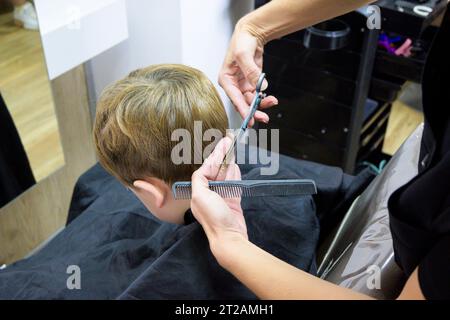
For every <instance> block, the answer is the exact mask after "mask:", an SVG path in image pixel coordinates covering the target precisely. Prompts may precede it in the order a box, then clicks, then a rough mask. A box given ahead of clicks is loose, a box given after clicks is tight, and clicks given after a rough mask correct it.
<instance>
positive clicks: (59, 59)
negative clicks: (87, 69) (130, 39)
mask: <svg viewBox="0 0 450 320" xmlns="http://www.w3.org/2000/svg"><path fill="white" fill-rule="evenodd" d="M34 3H35V6H36V12H37V15H38V20H39V25H40V26H39V27H40V28H39V31H40V34H41V38H42V45H43V48H44V53H45V60H46V63H47V70H48V73H49V78H50V79H54V78H56V77H58V76H59V75H61V74H63V73H65V72H67V71H69V70H70V69H72V68H74V67H76V66H78V65H80V64H82V63H84V62H86V61H88V60H89V59H91V58H92V57H94V56H96V55H97V54H99V53H101V52H104V51H105V50H107V49H109V48H111V47H113V46H115V45H116V44H118V43H120V42H121V41H123V40H125V39H126V38H127V36H128V30H127V16H126V14H125V0H96V1H91V0H58V1H54V0H35V2H34Z"/></svg>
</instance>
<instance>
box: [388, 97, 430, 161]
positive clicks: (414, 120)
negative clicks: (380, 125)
mask: <svg viewBox="0 0 450 320" xmlns="http://www.w3.org/2000/svg"><path fill="white" fill-rule="evenodd" d="M422 122H423V113H422V112H420V111H418V110H416V109H414V108H412V107H410V106H408V105H406V104H405V103H403V102H401V101H400V100H396V101H395V102H394V103H393V105H392V110H391V114H390V116H389V122H388V127H387V130H386V136H385V140H384V145H383V152H384V153H386V154H389V155H393V154H394V153H395V152H396V151H397V150H398V148H400V146H401V145H402V143H403V142H404V141H405V140H406V139H407V138H408V137H409V135H410V134H411V133H412V132H413V131H414V130H415V129H416V128H417V127H418V126H419V124H421V123H422Z"/></svg>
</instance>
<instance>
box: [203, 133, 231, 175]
mask: <svg viewBox="0 0 450 320" xmlns="http://www.w3.org/2000/svg"><path fill="white" fill-rule="evenodd" d="M232 142H233V141H232V139H231V138H230V137H228V136H226V137H224V138H222V139H221V140H220V141H219V142H218V143H217V145H216V147H215V148H214V150H213V152H212V153H211V154H210V155H209V157H208V158H206V159H205V161H204V163H203V165H202V166H201V167H200V169H199V172H200V173H201V174H203V175H204V176H205V177H206V178H207V179H209V180H214V179H215V178H216V177H217V178H218V179H219V180H223V177H220V176H218V174H219V170H220V167H221V164H222V162H223V159H224V158H225V155H226V153H227V151H228V149H229V148H230V146H231V144H232Z"/></svg>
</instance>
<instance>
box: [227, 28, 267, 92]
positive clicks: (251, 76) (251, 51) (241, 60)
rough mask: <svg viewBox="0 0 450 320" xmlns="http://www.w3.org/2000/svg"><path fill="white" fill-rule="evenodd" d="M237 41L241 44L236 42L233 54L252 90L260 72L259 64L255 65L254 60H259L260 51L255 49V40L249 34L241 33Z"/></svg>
mask: <svg viewBox="0 0 450 320" xmlns="http://www.w3.org/2000/svg"><path fill="white" fill-rule="evenodd" d="M239 42H241V43H243V45H242V46H239V43H238V46H237V48H238V49H237V50H236V51H235V54H234V56H235V59H236V62H237V64H238V65H239V68H240V69H241V71H242V73H243V74H244V76H245V78H246V79H247V81H248V82H249V83H250V84H251V86H252V89H253V90H254V89H255V88H256V84H257V82H258V78H259V76H260V75H261V72H262V70H261V69H262V68H261V65H257V63H256V61H255V60H256V59H259V60H260V59H261V58H260V57H261V56H262V53H261V52H259V50H258V49H257V45H258V43H257V40H256V39H255V38H254V37H252V36H251V35H248V34H242V35H241V37H240V38H239ZM244 44H245V45H244Z"/></svg>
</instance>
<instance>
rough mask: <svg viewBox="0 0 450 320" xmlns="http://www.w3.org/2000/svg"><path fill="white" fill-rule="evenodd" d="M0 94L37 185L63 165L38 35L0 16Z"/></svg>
mask: <svg viewBox="0 0 450 320" xmlns="http://www.w3.org/2000/svg"><path fill="white" fill-rule="evenodd" d="M0 48H1V50H0V91H1V92H2V96H3V98H4V100H5V102H6V105H7V106H8V109H9V112H10V113H11V116H12V118H13V119H14V123H15V125H16V127H17V130H18V132H19V135H20V137H21V140H22V143H23V145H24V148H25V151H26V153H27V155H28V159H29V161H30V165H31V169H32V171H33V174H34V177H35V178H36V180H37V181H40V180H42V179H44V178H45V177H47V176H48V175H50V174H51V173H53V172H54V171H55V170H57V169H58V168H60V167H62V166H63V165H64V155H63V150H62V146H61V143H60V137H59V131H58V122H57V121H56V114H55V108H54V104H53V97H52V93H51V89H50V82H49V80H48V77H47V70H46V66H45V60H44V55H43V50H42V45H41V40H40V36H39V32H37V31H30V30H25V29H23V28H19V27H16V26H15V25H14V22H13V17H12V14H3V15H0Z"/></svg>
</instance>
